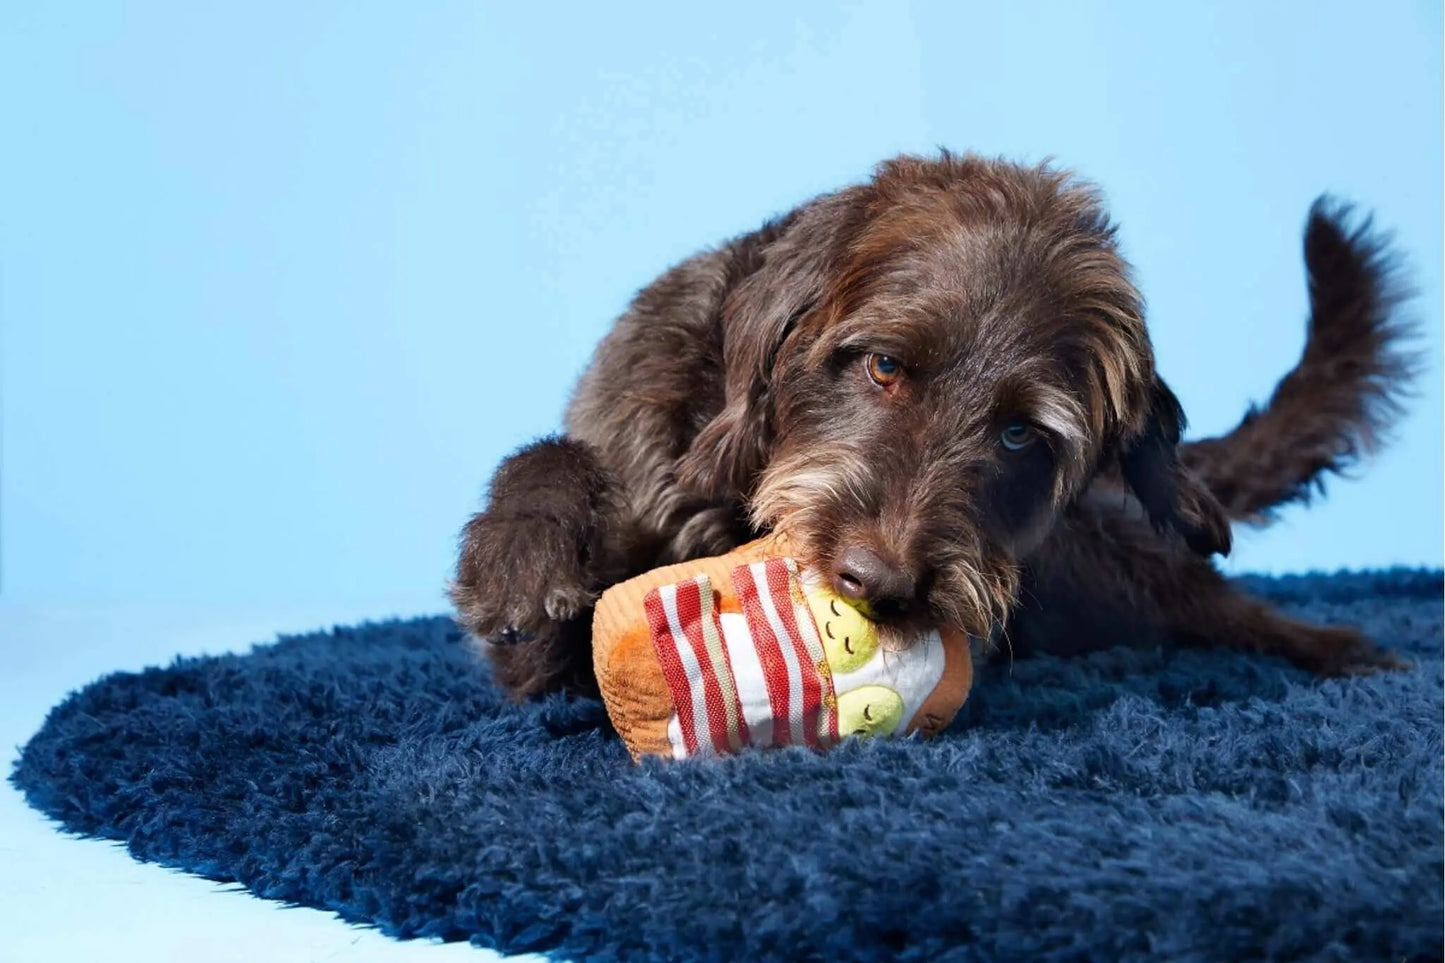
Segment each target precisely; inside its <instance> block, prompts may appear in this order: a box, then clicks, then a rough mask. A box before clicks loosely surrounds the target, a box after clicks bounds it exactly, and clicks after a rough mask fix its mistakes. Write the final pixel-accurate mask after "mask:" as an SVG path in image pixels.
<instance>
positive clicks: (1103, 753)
mask: <svg viewBox="0 0 1445 963" xmlns="http://www.w3.org/2000/svg"><path fill="white" fill-rule="evenodd" d="M1248 584H1249V586H1250V588H1251V589H1252V590H1253V591H1256V592H1258V593H1259V594H1261V595H1264V596H1267V597H1269V598H1271V599H1273V600H1275V601H1276V602H1279V603H1281V604H1283V605H1284V606H1285V607H1286V608H1287V609H1289V610H1292V611H1294V612H1297V613H1299V614H1301V615H1306V616H1309V617H1311V618H1315V619H1320V620H1325V621H1350V622H1357V623H1361V624H1363V625H1364V626H1366V627H1367V629H1368V630H1369V631H1370V632H1371V633H1372V634H1373V635H1374V636H1375V637H1376V638H1378V639H1380V640H1382V641H1383V642H1384V643H1386V644H1388V645H1391V646H1394V647H1396V648H1398V649H1399V650H1401V651H1402V652H1404V653H1405V654H1406V655H1408V657H1410V658H1411V659H1413V660H1415V662H1416V667H1415V668H1414V670H1413V671H1410V672H1405V673H1399V674H1386V675H1379V676H1374V677H1370V678H1357V679H1346V680H1333V681H1327V682H1323V683H1319V682H1315V681H1314V680H1312V679H1310V678H1308V677H1306V676H1305V675H1303V674H1302V673H1299V672H1297V671H1294V670H1293V669H1291V668H1288V667H1286V666H1285V665H1283V664H1281V663H1279V662H1276V661H1273V660H1270V659H1264V658H1252V657H1245V656H1239V655H1221V654H1217V653H1216V654H1208V653H1200V652H1190V651H1170V650H1137V649H1126V648H1121V649H1116V650H1111V651H1104V652H1098V653H1095V654H1092V655H1089V656H1084V657H1079V658H1074V659H1054V658H1036V659H1029V660H1019V661H1017V662H1016V663H1015V664H1013V665H1011V666H1010V665H1001V666H996V667H993V668H990V669H988V670H986V671H984V672H983V673H982V675H981V678H980V680H979V683H978V685H977V688H976V689H975V691H974V693H973V695H972V697H971V698H970V700H969V703H968V705H967V707H966V708H965V711H964V712H963V714H962V715H961V717H960V718H959V720H958V722H957V724H956V725H955V726H954V727H953V729H952V730H951V731H950V732H949V733H947V734H946V735H944V736H943V737H941V738H939V739H936V740H934V741H932V742H927V743H924V742H918V741H914V740H899V741H888V742H874V743H871V744H856V745H851V746H846V747H844V748H842V749H840V750H838V751H835V752H833V753H832V754H829V755H825V756H818V755H810V754H808V753H807V752H806V750H788V751H783V752H775V753H759V754H754V755H752V756H751V757H746V758H739V759H733V760H729V761H723V762H702V763H686V764H660V763H653V764H648V765H644V766H641V767H634V766H633V765H632V764H631V763H630V762H629V761H628V758H627V756H626V753H625V752H624V751H623V749H622V746H621V744H620V743H619V742H618V740H617V738H616V736H615V735H614V734H613V733H612V732H611V731H610V729H609V728H608V726H607V722H606V716H605V714H604V712H603V710H602V707H601V706H600V705H599V704H598V703H596V702H591V701H586V700H576V699H564V698H553V699H550V700H547V701H543V702H539V703H536V704H531V705H525V706H517V705H511V704H508V703H507V702H505V701H504V700H503V699H502V698H501V697H500V696H499V694H498V692H497V691H496V690H495V689H494V688H493V687H492V686H491V684H490V683H489V682H488V679H487V676H486V673H485V670H484V669H483V668H480V667H479V666H478V664H477V662H476V660H475V659H474V657H473V656H472V655H471V653H470V651H469V649H468V648H467V647H466V646H465V645H464V644H463V642H462V639H461V636H460V633H459V632H458V630H457V629H456V627H455V626H454V625H453V624H452V623H451V622H450V621H449V620H447V619H443V618H431V619H421V620H416V621H408V622H393V623H387V624H375V625H364V626H360V627H355V628H341V629H336V630H335V631H333V632H330V633H325V634H316V635H308V636H301V637H292V638H285V639H282V640H281V641H279V642H277V643H276V644H273V645H268V646H264V647H260V648H257V649H255V650H254V651H253V652H251V653H250V654H246V655H234V656H226V657H219V658H205V659H182V660H179V661H177V662H175V663H174V664H172V665H170V666H168V667H165V668H155V669H150V670H148V671H145V672H141V673H138V674H132V673H123V674H118V675H112V676H109V677H107V678H104V679H101V680H100V681H98V682H96V683H94V684H93V685H91V686H90V687H88V688H86V689H84V690H83V691H81V692H78V693H76V694H74V695H72V696H71V697H70V698H68V699H67V700H66V701H65V702H64V703H62V704H61V705H60V706H58V707H57V708H56V709H54V710H53V711H52V712H51V714H50V717H49V718H48V720H47V721H46V723H45V725H44V727H43V728H42V729H41V731H40V732H39V733H38V734H37V735H36V736H35V737H34V738H33V739H32V741H31V742H30V743H29V745H27V746H26V747H25V748H24V750H23V751H22V754H21V756H20V759H19V761H18V763H17V764H16V766H15V769H14V772H13V774H12V777H11V778H12V780H13V781H14V783H15V785H16V786H18V787H19V788H20V789H21V790H23V791H24V793H25V794H26V796H27V797H28V798H29V800H30V802H31V803H32V804H33V805H34V806H36V807H37V808H39V809H40V810H42V811H44V812H46V813H48V814H50V815H51V816H53V817H54V818H55V819H57V820H59V822H60V823H61V825H62V826H64V827H65V828H66V829H68V830H71V831H73V832H76V833H81V834H84V835H89V836H100V837H105V838H109V839H118V840H123V841H124V842H125V843H126V845H127V846H129V848H130V851H131V852H132V853H133V854H134V855H135V856H136V858H138V859H142V860H152V861H155V862H158V863H162V864H165V865H167V866H173V867H178V868H180V869H183V870H186V871H189V872H192V873H198V874H201V875H204V876H207V877H210V878H213V879H218V880H227V881H232V880H234V881H237V882H239V883H241V884H243V885H245V886H246V887H248V888H249V889H250V890H251V891H252V892H254V893H256V894H257V895H259V896H263V897H266V898H268V899H276V900H285V901H288V902H292V903H299V904H304V905H307V906H315V907H321V908H323V909H328V910H333V911H335V912H336V913H337V914H339V915H340V916H341V917H343V918H345V919H347V920H351V921H354V922H358V923H369V924H374V925H376V926H378V927H380V928H381V929H383V930H384V931H385V932H387V933H390V934H394V935H396V936H399V937H440V938H443V939H447V940H462V939H470V940H472V941H473V942H475V943H477V944H481V945H485V946H489V947H494V948H497V949H500V950H502V951H513V952H516V951H523V950H533V951H543V952H548V953H551V954H554V955H557V956H562V957H588V958H602V959H628V960H631V959H645V958H655V959H719V960H738V959H748V960H765V959H776V960H797V959H807V958H815V959H817V958H821V959H836V960H847V959H879V958H887V959H905V960H983V959H997V960H1025V959H1056V960H1065V959H1067V960H1083V959H1093V960H1124V959H1149V960H1192V959H1199V960H1203V959H1217V960H1245V959H1260V958H1269V959H1290V960H1297V959H1326V960H1344V959H1359V960H1402V959H1428V958H1439V956H1440V951H1441V934H1442V911H1441V905H1442V892H1441V873H1442V861H1441V852H1442V838H1441V824H1442V823H1441V821H1442V816H1441V779H1442V772H1441V712H1442V706H1441V575H1440V574H1439V573H1438V572H1432V573H1422V572H1392V573H1377V574H1365V575H1342V576H1332V577H1298V578H1286V579H1279V580H1264V579H1254V580H1249V583H1248Z"/></svg>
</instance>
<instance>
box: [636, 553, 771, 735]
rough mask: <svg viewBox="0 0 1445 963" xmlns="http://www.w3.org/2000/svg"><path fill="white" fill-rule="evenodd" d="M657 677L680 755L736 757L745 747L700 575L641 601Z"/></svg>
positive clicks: (713, 603) (711, 603) (713, 606)
mask: <svg viewBox="0 0 1445 963" xmlns="http://www.w3.org/2000/svg"><path fill="white" fill-rule="evenodd" d="M643 608H644V609H646V611H647V624H648V626H649V627H650V628H651V630H652V642H653V645H654V646H656V648H657V657H658V659H659V661H660V662H661V663H662V674H663V676H664V678H666V679H667V686H668V688H669V689H670V690H671V691H672V704H673V707H674V709H675V711H676V713H677V727H678V729H679V730H680V731H681V735H682V746H680V747H675V748H680V749H682V750H683V751H682V754H683V755H688V756H695V755H696V756H711V755H721V754H725V753H735V752H737V751H739V750H740V749H741V748H742V747H743V746H746V745H747V744H748V730H747V728H746V727H745V726H744V725H743V724H742V715H743V711H742V705H741V704H740V703H739V702H738V692H737V684H736V682H734V680H733V673H732V668H731V667H730V666H729V664H728V656H727V643H726V642H725V641H724V639H723V633H722V625H721V623H720V622H719V621H718V611H717V599H716V596H715V595H714V593H713V588H712V580H711V579H709V578H708V577H707V576H706V575H699V576H697V577H695V578H693V579H690V580H689V581H686V582H679V583H677V584H675V585H663V586H660V587H658V588H655V589H653V590H652V591H651V592H649V593H647V597H646V598H645V599H643Z"/></svg>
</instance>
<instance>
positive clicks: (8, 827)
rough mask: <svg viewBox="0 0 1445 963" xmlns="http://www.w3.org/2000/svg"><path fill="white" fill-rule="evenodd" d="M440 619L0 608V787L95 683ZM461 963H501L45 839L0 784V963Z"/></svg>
mask: <svg viewBox="0 0 1445 963" xmlns="http://www.w3.org/2000/svg"><path fill="white" fill-rule="evenodd" d="M439 610H440V606H439V605H438V604H437V603H436V602H435V601H434V600H433V601H428V600H421V601H420V602H418V601H417V600H399V601H397V602H394V603H392V604H391V605H390V606H388V605H386V604H378V605H374V606H369V607H359V606H355V605H351V606H345V605H331V606H321V605H312V606H273V607H269V608H266V609H255V608H253V609H245V610H241V609H234V610H220V609H216V608H208V609H202V608H195V607H191V608H182V607H175V606H171V607H166V606H147V607H136V606H128V607H114V606H113V607H90V608H76V607H36V606H30V607H26V606H19V605H15V604H6V603H4V602H0V757H3V764H0V772H3V773H4V774H5V775H8V774H9V772H10V768H11V765H12V764H13V761H14V759H15V756H16V754H17V753H18V750H19V748H20V746H21V745H23V744H24V743H25V741H26V740H28V739H29V738H30V736H31V735H32V734H34V732H35V731H36V729H38V728H39V726H40V724H41V722H42V721H43V720H44V718H45V713H46V712H47V710H49V709H50V707H51V706H53V705H54V704H55V703H57V702H58V701H60V700H61V699H62V698H63V697H64V696H65V694H66V693H67V692H70V691H72V690H74V689H76V688H79V687H80V686H83V685H85V684H86V683H88V682H91V681H92V680H94V679H95V678H97V677H99V676H101V675H103V674H104V673H106V672H110V671H113V670H116V669H139V668H143V667H145V666H147V665H154V664H157V663H164V662H167V661H169V660H170V659H171V657H172V656H175V655H200V654H207V653H217V652H227V651H245V650H246V649H248V648H249V647H250V646H251V645H252V644H253V643H256V642H266V641H270V640H271V639H273V638H274V637H275V635H276V633H277V632H278V631H284V632H288V633H290V632H302V631H308V630H310V629H315V628H325V627H329V626H331V625H334V624H346V623H353V622H357V621H360V620H362V619H364V618H385V617H387V616H390V615H393V614H402V615H411V614H417V613H423V612H427V611H439ZM462 959H465V960H468V961H478V960H480V961H486V960H497V959H502V958H501V957H498V956H497V955H496V954H493V953H489V952H487V951H483V950H478V949H474V948H473V947H471V946H469V945H467V944H465V943H455V944H439V943H428V942H424V941H410V942H398V941H395V940H391V939H388V938H386V937H384V936H382V935H380V934H379V933H376V932H375V931H372V930H367V929H363V928H360V927H354V926H349V925H347V924H346V923H343V922H341V921H340V920H338V919H336V918H335V917H334V916H332V915H331V914H329V913H322V912H319V911H316V910H309V909H289V908H286V907H283V906H281V905H279V904H276V903H271V902H267V901H264V900H260V899H257V898H255V897H253V896H251V895H250V894H248V893H246V892H245V891H243V890H240V889H238V888H236V887H227V886H221V885H219V884H216V883H213V882H210V881H208V880H203V879H198V878H196V877H192V876H187V875H184V874H181V873H176V872H172V871H169V870H166V869H162V868H160V867H157V866H152V865H142V864H140V863H137V862H135V861H134V860H132V859H131V858H130V856H128V855H127V854H126V852H125V850H124V849H123V848H121V847H120V846H119V845H116V844H112V843H107V842H100V841H96V840H82V839H75V838H72V837H69V836H66V835H63V834H62V833H60V832H57V831H56V828H55V826H54V824H52V823H51V822H49V821H48V820H46V819H45V818H44V817H42V816H41V815H40V814H39V813H37V812H35V811H34V810H32V809H30V808H29V807H28V806H26V804H25V802H24V800H23V799H22V798H21V796H20V794H19V793H18V792H16V791H15V789H14V787H12V786H11V785H10V784H9V783H8V782H0V963H42V961H43V963H66V961H70V960H104V961H106V963H128V961H133V960H134V961H142V960H143V961H146V963H153V961H157V960H162V961H165V960H177V961H181V960H184V961H188V963H210V961H221V963H229V961H238V963H239V961H247V963H251V961H257V960H265V961H268V963H270V961H274V963H300V961H312V960H363V961H367V960H376V961H403V960H406V961H420V960H429V961H446V960H462ZM516 959H527V958H525V957H518V958H516ZM531 959H540V958H538V957H532V958H531Z"/></svg>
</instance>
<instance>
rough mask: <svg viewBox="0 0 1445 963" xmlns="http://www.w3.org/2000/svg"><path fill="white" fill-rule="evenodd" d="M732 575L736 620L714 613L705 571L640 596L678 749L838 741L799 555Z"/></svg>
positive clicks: (695, 751) (731, 749)
mask: <svg viewBox="0 0 1445 963" xmlns="http://www.w3.org/2000/svg"><path fill="white" fill-rule="evenodd" d="M732 577H733V587H734V589H735V591H736V593H737V596H738V600H739V602H740V603H741V606H742V610H743V617H742V618H741V619H739V618H738V616H737V615H727V616H722V615H720V613H719V612H718V608H717V600H716V596H715V594H714V592H713V588H712V582H711V580H710V579H709V578H708V577H707V576H705V575H699V576H696V577H695V578H693V579H690V580H688V581H685V582H679V583H676V584H673V585H664V586H661V587H659V588H656V589H654V590H652V591H651V592H649V593H648V595H647V597H646V598H645V599H644V603H643V604H644V608H645V609H646V612H647V621H648V625H649V627H650V629H651V634H652V641H653V645H654V646H655V647H656V649H657V655H658V659H659V661H660V662H661V665H662V671H663V676H664V678H666V679H667V684H668V688H669V690H670V691H671V694H672V703H673V707H674V710H675V715H674V718H673V720H672V724H671V725H669V727H668V730H669V738H670V740H671V741H672V743H673V749H674V753H675V755H677V756H679V757H682V756H694V755H704V756H709V755H722V754H727V753H735V752H738V751H739V750H740V749H742V748H743V747H744V746H749V745H751V746H755V747H758V748H766V747H768V746H774V745H776V746H789V745H801V746H811V747H814V748H826V747H828V746H831V745H833V744H835V743H836V742H837V741H838V722H837V712H836V700H835V698H834V695H833V686H832V680H831V673H830V671H829V669H828V664H827V662H826V660H825V658H824V654H823V646H822V642H821V640H820V639H819V638H818V633H817V628H816V626H815V625H814V624H813V616H812V613H811V612H810V611H809V609H808V604H807V601H806V600H805V599H804V598H803V591H802V586H801V583H800V582H799V578H798V570H797V566H796V564H795V563H794V562H793V560H792V559H787V558H774V559H768V560H767V561H764V562H754V563H752V564H750V565H740V566H738V567H737V568H736V569H734V570H733V576H732ZM725 620H726V621H725ZM725 627H726V631H725ZM753 688H757V689H758V691H752V690H753Z"/></svg>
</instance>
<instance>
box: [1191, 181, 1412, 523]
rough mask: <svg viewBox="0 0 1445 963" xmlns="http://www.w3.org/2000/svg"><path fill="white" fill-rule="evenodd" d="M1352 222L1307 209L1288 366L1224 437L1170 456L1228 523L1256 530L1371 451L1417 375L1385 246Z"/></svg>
mask: <svg viewBox="0 0 1445 963" xmlns="http://www.w3.org/2000/svg"><path fill="white" fill-rule="evenodd" d="M1352 221H1353V217H1352V211H1351V208H1350V207H1349V206H1348V205H1346V204H1342V203H1338V202H1336V201H1334V200H1332V199H1330V198H1328V197H1321V198H1320V199H1319V200H1317V201H1315V203H1314V206H1313V207H1311V208H1310V215H1309V222H1308V225H1307V226H1306V228H1305V235H1304V255H1305V267H1306V270H1307V273H1308V279H1309V295H1310V318H1309V326H1308V330H1307V334H1306V339H1305V347H1304V354H1303V355H1302V356H1301V358H1300V360H1299V363H1298V364H1296V365H1295V367H1294V368H1293V370H1291V371H1290V372H1289V373H1288V374H1287V375H1285V376H1284V378H1283V379H1282V380H1281V381H1280V382H1279V384H1278V385H1277V386H1276V387H1275V390H1274V394H1273V396H1272V397H1271V398H1270V399H1269V403H1268V404H1266V405H1265V406H1264V407H1263V408H1256V407H1251V408H1250V410H1249V412H1248V413H1247V414H1246V415H1245V416H1244V420H1243V421H1241V422H1240V423H1239V425H1238V426H1237V427H1236V428H1234V430H1232V431H1230V432H1228V433H1227V434H1224V435H1221V436H1219V437H1217V438H1205V439H1201V440H1199V441H1195V442H1191V443H1188V444H1185V445H1184V446H1183V447H1182V449H1181V451H1180V457H1181V458H1182V459H1183V461H1184V463H1185V464H1186V465H1188V466H1189V467H1190V468H1191V469H1192V470H1193V471H1194V472H1195V473H1196V474H1197V475H1198V476H1199V477H1200V478H1201V479H1202V480H1203V481H1204V483H1205V484H1206V485H1207V486H1208V488H1209V490H1210V491H1211V492H1212V493H1213V494H1214V496H1215V497H1216V498H1218V499H1219V501H1220V503H1221V504H1222V505H1223V506H1224V508H1225V510H1226V511H1227V512H1228V513H1229V516H1230V518H1231V519H1233V520H1236V521H1247V522H1253V523H1255V524H1265V523H1268V522H1269V521H1271V520H1273V518H1274V513H1275V512H1276V511H1277V510H1278V509H1279V508H1280V507H1281V506H1283V505H1285V504H1288V503H1290V502H1301V503H1307V502H1308V501H1309V500H1310V498H1311V497H1312V496H1313V495H1315V494H1317V493H1322V492H1323V491H1324V479H1325V475H1326V474H1328V473H1331V472H1333V473H1336V474H1341V473H1344V472H1345V471H1346V470H1348V469H1349V468H1350V467H1351V466H1352V465H1354V464H1355V463H1356V462H1358V461H1359V460H1360V458H1362V457H1363V456H1366V455H1369V454H1371V453H1373V452H1375V451H1376V450H1378V449H1379V448H1380V446H1381V445H1382V444H1383V443H1384V442H1385V440H1386V436H1387V435H1388V433H1389V430H1390V428H1391V426H1392V424H1393V423H1394V421H1395V420H1396V418H1397V417H1398V416H1399V415H1400V414H1401V412H1402V411H1403V402H1404V400H1405V399H1406V398H1407V397H1408V395H1409V393H1410V383H1411V380H1412V379H1413V377H1414V376H1415V375H1416V374H1417V373H1418V371H1419V368H1420V362H1419V358H1418V356H1417V355H1415V354H1414V353H1413V352H1412V351H1411V350H1409V341H1410V340H1411V338H1412V335H1413V333H1414V331H1413V328H1412V326H1411V325H1410V324H1408V323H1407V322H1405V321H1403V320H1402V319H1401V318H1400V317H1399V316H1398V313H1397V308H1398V307H1399V306H1400V304H1401V302H1403V301H1404V300H1406V298H1407V297H1408V296H1409V292H1408V291H1407V290H1406V288H1405V287H1404V286H1403V285H1402V283H1401V278H1400V270H1399V262H1398V259H1397V258H1396V256H1395V255H1394V253H1393V252H1392V251H1391V249H1390V244H1389V238H1388V237H1386V236H1384V235H1381V234H1378V233H1376V232H1374V231H1373V230H1372V229H1371V222H1370V220H1369V219H1368V218H1365V219H1364V220H1363V221H1360V222H1359V223H1358V224H1356V225H1354V226H1352Z"/></svg>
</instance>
